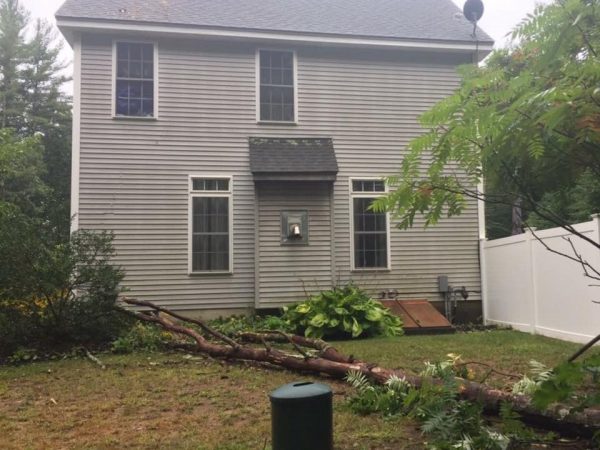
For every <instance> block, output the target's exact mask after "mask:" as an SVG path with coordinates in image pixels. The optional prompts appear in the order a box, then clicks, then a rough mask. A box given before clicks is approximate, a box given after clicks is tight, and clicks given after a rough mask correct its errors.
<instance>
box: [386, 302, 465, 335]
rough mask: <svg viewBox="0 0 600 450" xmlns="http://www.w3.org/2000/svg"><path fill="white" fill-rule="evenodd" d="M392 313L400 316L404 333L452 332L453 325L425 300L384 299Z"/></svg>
mask: <svg viewBox="0 0 600 450" xmlns="http://www.w3.org/2000/svg"><path fill="white" fill-rule="evenodd" d="M382 303H383V304H384V305H385V306H386V307H387V308H389V309H390V310H391V311H392V313H394V314H396V315H397V316H400V317H401V318H402V321H403V322H404V331H405V332H406V333H409V334H410V333H452V332H453V331H454V327H453V326H452V324H451V323H450V322H448V319H446V318H445V317H444V316H443V315H442V314H440V312H439V311H438V310H437V309H435V307H434V306H433V305H432V304H431V303H429V302H428V301H427V300H384V301H382Z"/></svg>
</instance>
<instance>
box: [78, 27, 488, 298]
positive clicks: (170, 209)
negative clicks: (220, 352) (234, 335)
mask: <svg viewBox="0 0 600 450" xmlns="http://www.w3.org/2000/svg"><path fill="white" fill-rule="evenodd" d="M112 38H113V37H107V36H84V38H83V43H82V86H81V91H82V114H81V115H82V119H81V169H80V227H82V228H92V229H109V230H113V231H114V233H115V236H116V238H115V246H116V250H117V259H116V262H117V263H118V264H121V265H122V266H123V267H124V269H125V271H126V278H125V282H124V285H125V286H126V287H127V288H128V289H130V292H129V295H131V296H135V297H139V298H144V299H147V300H152V301H157V302H159V303H161V304H164V305H168V306H170V307H172V308H175V309H217V308H219V309H220V308H238V307H248V306H254V302H255V269H256V268H257V267H256V266H255V248H254V243H255V228H254V225H255V224H254V220H255V199H254V182H253V179H252V175H251V173H250V170H249V156H248V137H249V136H273V137H332V138H333V139H334V145H335V150H336V154H337V158H338V164H339V166H340V172H339V174H338V180H337V182H336V183H335V190H334V191H335V194H334V195H335V196H334V201H335V211H334V220H335V229H334V230H333V234H334V236H333V238H332V239H333V242H334V245H335V252H336V254H335V267H334V269H333V272H334V273H335V277H336V279H337V278H339V279H340V280H342V281H344V280H348V279H350V278H354V279H355V280H356V281H357V282H359V283H361V284H365V285H367V286H368V287H370V288H371V289H373V290H377V289H382V288H390V289H393V288H397V289H400V290H401V291H405V292H410V293H411V295H408V296H409V297H415V295H412V293H418V294H419V295H418V296H419V297H424V298H429V299H431V300H438V299H439V296H438V295H437V293H436V291H437V289H436V277H437V275H438V274H441V273H445V274H448V275H449V276H450V281H451V283H453V284H455V285H463V284H464V285H466V286H467V288H469V289H471V290H480V288H479V263H478V250H477V237H478V233H477V230H478V228H477V210H476V208H475V205H473V206H472V207H471V208H470V209H469V210H468V212H467V213H466V214H464V215H463V216H461V217H459V218H456V219H452V220H446V221H444V222H443V223H442V224H441V225H439V226H438V227H435V228H432V229H429V230H427V231H423V230H422V229H421V228H419V227H415V228H414V229H412V230H409V231H403V232H401V231H398V230H393V231H392V270H391V271H390V272H386V273H380V274H376V275H371V274H370V275H368V276H367V275H364V274H360V273H352V272H351V271H350V239H351V236H350V225H349V214H350V211H349V205H350V203H349V189H348V178H349V177H351V176H352V177H360V176H369V177H371V176H380V175H386V174H390V173H393V172H394V170H395V169H396V168H397V167H399V165H400V163H401V160H402V154H403V151H404V148H405V146H406V144H407V143H408V142H409V140H410V139H411V138H412V137H415V136H417V135H418V134H419V133H420V127H419V125H418V123H417V116H418V115H419V114H420V113H422V112H423V111H425V110H427V109H428V108H429V107H430V106H432V105H433V104H434V103H435V102H436V101H437V100H439V99H441V98H443V97H445V96H447V95H449V94H450V93H451V92H452V91H453V89H454V88H455V87H456V86H457V81H458V78H457V76H456V73H455V64H456V63H458V62H459V61H455V60H453V59H452V57H451V56H449V55H447V54H446V55H443V54H434V53H424V54H423V55H415V54H408V53H403V52H402V51H401V50H393V51H378V50H357V49H353V50H351V51H349V50H343V49H336V48H330V49H327V48H310V47H297V48H294V49H293V50H296V51H297V53H298V125H296V126H278V125H258V124H257V123H256V109H255V107H256V92H255V87H256V68H255V53H256V48H258V47H261V45H260V44H259V43H257V44H256V45H255V44H253V43H248V42H246V43H237V44H233V43H232V44H225V43H217V42H214V41H206V40H204V41H203V40H196V41H183V40H170V39H159V40H158V45H159V52H158V53H159V100H158V105H157V107H158V112H159V119H158V120H126V119H112V111H111V103H112V95H113V90H112V67H111V66H112ZM114 38H119V36H114ZM143 38H145V39H152V36H144V37H143ZM124 40H127V39H124ZM285 48H287V47H285ZM190 174H193V175H225V176H233V208H234V214H233V240H234V249H233V251H234V263H233V274H232V275H218V276H214V275H212V276H211V275H194V276H189V275H188V271H187V269H188V264H187V263H188V205H189V203H188V177H189V175H190ZM275 204H277V203H275ZM314 207H317V208H324V207H325V205H324V204H322V203H320V200H315V205H314ZM272 214H275V211H274V210H273V211H272ZM271 238H273V237H271ZM275 238H276V239H278V238H279V232H278V230H277V233H276V236H275ZM261 239H262V237H261ZM326 253H327V252H325V253H322V252H319V253H318V258H319V261H317V262H318V263H319V264H322V265H323V266H324V267H326V266H327V264H328V261H329V260H328V259H327V258H328V256H327V254H326ZM329 258H330V257H329ZM310 264H312V263H309V265H310ZM307 267H309V266H307ZM261 270H262V269H261ZM300 272H302V271H299V272H298V273H300ZM279 275H280V274H278V273H277V272H276V271H275V272H267V271H266V269H265V270H263V271H261V272H260V284H261V290H264V292H265V297H264V301H265V304H267V305H268V304H269V302H276V300H274V298H275V297H274V294H272V290H273V286H275V285H276V284H277V279H278V276H279ZM309 275H311V276H312V274H309ZM322 277H323V280H325V279H326V278H327V277H329V279H330V277H331V271H330V272H329V273H328V274H327V275H325V274H323V275H322ZM307 278H308V277H307ZM267 292H271V294H267ZM295 292H296V291H295ZM282 295H283V294H282ZM290 298H291V297H290ZM473 298H477V297H476V296H475V297H473ZM261 306H262V305H261Z"/></svg>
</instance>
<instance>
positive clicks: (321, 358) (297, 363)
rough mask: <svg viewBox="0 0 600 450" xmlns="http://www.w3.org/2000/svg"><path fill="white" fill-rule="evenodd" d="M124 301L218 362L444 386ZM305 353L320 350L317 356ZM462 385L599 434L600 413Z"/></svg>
mask: <svg viewBox="0 0 600 450" xmlns="http://www.w3.org/2000/svg"><path fill="white" fill-rule="evenodd" d="M122 300H123V302H125V303H127V304H128V305H132V306H137V307H142V308H147V309H149V310H151V311H153V312H154V313H152V312H150V313H149V312H143V311H131V310H127V311H126V312H127V313H129V314H133V315H134V316H135V317H136V318H137V319H139V320H142V321H145V322H149V323H154V324H157V325H159V326H161V327H162V328H164V329H165V330H168V331H171V332H173V333H177V334H179V335H182V336H187V337H189V338H191V339H193V340H194V341H195V346H196V351H197V352H199V353H202V354H205V355H208V356H210V357H213V358H225V359H231V360H241V361H254V362H260V363H267V364H272V365H275V366H279V367H283V368H285V369H289V370H293V371H301V372H313V373H316V374H325V375H328V376H330V377H332V378H337V379H343V378H345V377H346V375H347V374H348V372H349V371H355V372H360V373H362V374H363V375H365V376H366V377H368V378H369V379H370V380H372V381H373V382H375V383H378V384H383V383H385V382H386V381H387V380H388V379H389V378H390V377H391V376H396V377H400V378H404V379H405V380H406V381H407V382H408V383H410V384H411V385H412V386H414V387H416V388H419V387H421V386H422V385H423V384H424V383H440V382H441V381H440V380H436V379H431V378H426V377H421V376H417V375H413V374H410V373H407V372H404V371H401V370H392V369H386V368H384V367H380V366H378V365H377V364H370V363H367V362H364V361H359V360H354V358H352V357H349V356H345V355H343V354H342V353H340V352H339V351H338V350H336V349H334V348H333V347H331V346H330V345H329V344H327V343H326V342H324V341H321V340H314V339H308V338H305V337H302V336H293V335H288V334H286V333H282V332H271V331H269V332H265V333H242V334H241V335H240V339H241V340H242V341H244V342H252V343H259V344H262V345H263V346H264V348H256V347H252V346H249V345H242V344H240V343H238V342H236V341H235V340H233V339H231V338H229V337H227V336H224V335H222V334H221V333H219V332H217V331H215V330H213V329H211V328H210V327H209V326H208V325H206V324H205V323H204V322H202V321H200V320H194V319H189V318H186V317H184V316H180V315H178V314H176V313H172V312H171V311H169V310H167V309H165V308H162V307H159V306H156V305H154V304H153V303H150V302H146V301H140V300H135V299H130V298H124V299H122ZM159 313H164V314H167V315H170V316H172V317H174V318H177V319H179V320H181V321H184V322H189V323H193V324H195V325H197V326H198V327H199V328H200V329H201V330H203V331H204V332H205V333H207V334H208V335H210V336H212V337H213V338H216V339H218V340H220V341H221V342H222V343H215V342H212V341H209V340H207V339H206V338H205V337H204V336H203V335H202V334H201V333H200V332H198V331H196V330H195V329H193V328H188V327H184V326H182V325H180V324H179V323H174V322H173V321H171V320H169V319H168V318H166V317H164V316H162V315H161V314H159ZM273 342H277V343H286V342H287V343H290V344H292V345H293V346H294V348H295V349H296V350H297V351H298V353H299V354H298V355H293V354H290V353H287V352H284V351H282V350H279V349H276V348H273V347H272V346H271V345H270V343H273ZM304 349H312V350H316V354H315V355H311V354H309V353H308V352H307V351H306V350H304ZM457 381H458V383H459V392H458V394H459V395H460V397H461V398H463V399H466V400H470V401H476V402H479V403H481V404H482V405H483V407H484V408H485V410H486V411H488V412H491V413H497V412H498V411H499V410H500V406H501V404H502V403H504V402H507V403H509V404H510V405H511V406H512V409H513V410H514V411H515V412H517V413H519V414H520V415H521V417H522V418H523V420H524V421H526V422H528V423H531V424H533V425H537V426H542V427H544V428H550V429H554V430H559V431H563V432H568V433H573V434H577V435H580V436H589V435H591V434H592V433H593V432H594V431H595V430H597V429H598V428H600V410H599V409H586V410H583V411H580V412H576V413H572V414H569V410H568V408H567V407H565V406H562V405H557V406H555V407H554V408H551V409H547V410H544V411H538V410H537V409H535V408H534V407H533V405H532V402H531V398H530V397H528V396H525V395H515V394H512V393H508V392H505V391H502V390H499V389H493V388H491V387H489V386H486V385H484V384H480V383H476V382H473V381H468V380H465V379H462V378H458V379H457Z"/></svg>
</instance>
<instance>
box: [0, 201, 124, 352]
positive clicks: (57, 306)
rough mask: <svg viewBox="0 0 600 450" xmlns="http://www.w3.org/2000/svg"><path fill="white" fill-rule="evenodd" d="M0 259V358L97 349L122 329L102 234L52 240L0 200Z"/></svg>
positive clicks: (117, 276) (117, 275) (115, 273)
mask: <svg viewBox="0 0 600 450" xmlns="http://www.w3.org/2000/svg"><path fill="white" fill-rule="evenodd" d="M40 230H41V231H42V232H41V233H40ZM0 254H2V259H3V264H2V265H1V266H0V355H1V354H10V353H11V352H13V351H15V350H16V349H17V348H19V347H24V346H25V347H27V348H32V347H33V348H48V347H53V346H59V347H60V346H69V345H73V344H86V345H89V344H98V343H102V342H106V341H109V340H111V339H114V338H116V337H117V336H118V335H119V333H120V332H121V331H122V329H123V327H124V326H125V325H127V323H128V322H127V321H126V320H125V317H124V316H122V315H121V314H119V313H118V312H116V311H115V309H114V304H115V302H116V300H117V297H118V295H119V293H120V292H121V288H120V287H119V284H120V282H121V280H122V272H121V270H120V268H119V267H117V266H115V265H114V264H111V262H110V258H111V257H112V255H113V249H112V236H111V235H110V234H107V233H94V232H91V231H81V232H78V233H76V234H74V235H73V236H72V237H71V239H70V240H69V241H67V242H60V241H57V240H53V239H52V235H49V234H48V233H46V232H44V229H43V227H40V226H39V224H38V223H36V222H35V221H32V220H31V219H30V218H29V217H27V216H26V215H24V214H23V213H22V212H21V211H20V210H19V209H18V208H17V207H15V206H14V205H10V204H8V203H0Z"/></svg>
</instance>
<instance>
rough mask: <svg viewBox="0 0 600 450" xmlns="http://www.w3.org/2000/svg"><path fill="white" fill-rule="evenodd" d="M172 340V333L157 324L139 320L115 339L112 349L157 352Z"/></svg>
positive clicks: (120, 351)
mask: <svg viewBox="0 0 600 450" xmlns="http://www.w3.org/2000/svg"><path fill="white" fill-rule="evenodd" d="M172 340H173V335H172V334H171V333H168V332H166V331H164V330H162V329H160V328H159V327H157V326H155V325H149V324H144V323H141V322H138V323H136V324H135V325H134V326H133V327H131V329H130V330H129V331H127V332H126V333H125V334H124V335H123V336H121V337H119V338H118V339H116V340H115V341H113V343H112V351H113V352H115V353H133V352H134V351H142V352H155V351H158V350H161V349H163V348H165V346H166V345H167V344H168V343H169V342H170V341H172Z"/></svg>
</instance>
